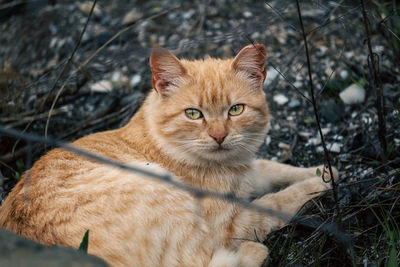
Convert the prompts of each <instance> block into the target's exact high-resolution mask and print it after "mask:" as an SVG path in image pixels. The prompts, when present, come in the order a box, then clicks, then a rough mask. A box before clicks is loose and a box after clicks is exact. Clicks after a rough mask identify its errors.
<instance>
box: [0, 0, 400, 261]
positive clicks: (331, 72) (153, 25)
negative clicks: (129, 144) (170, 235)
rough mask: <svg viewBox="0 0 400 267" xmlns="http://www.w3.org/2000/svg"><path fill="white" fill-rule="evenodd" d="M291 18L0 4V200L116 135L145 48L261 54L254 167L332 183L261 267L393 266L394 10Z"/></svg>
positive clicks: (262, 10) (397, 116)
mask: <svg viewBox="0 0 400 267" xmlns="http://www.w3.org/2000/svg"><path fill="white" fill-rule="evenodd" d="M299 8H300V9H299V10H298V9H297V5H296V2H294V1H285V0H284V1H266V2H263V1H251V0H248V1H233V0H221V1H207V2H204V1H194V0H192V1H178V0H167V1H155V0H149V1H140V0H137V1H130V2H129V3H125V2H124V3H122V2H120V1H109V0H104V1H99V2H93V1H72V0H63V1H56V0H54V1H53V0H52V1H47V0H40V1H13V0H3V1H1V0H0V31H1V34H0V43H1V46H0V124H1V129H2V130H1V132H2V134H0V142H1V145H0V166H1V169H0V170H1V171H0V181H1V182H0V199H1V198H5V196H6V195H7V194H8V192H9V191H10V190H11V189H12V187H13V186H14V185H15V184H16V182H17V181H18V179H19V178H20V176H21V174H22V173H23V172H24V171H25V170H26V169H29V168H30V166H31V165H32V162H34V161H35V160H37V159H38V158H39V157H40V156H41V155H43V154H44V153H45V151H46V150H47V149H48V148H50V147H51V146H61V147H64V145H66V146H68V145H67V144H66V143H65V142H68V141H71V140H75V139H77V138H79V137H81V136H83V135H87V134H90V133H93V132H97V131H103V130H107V129H113V128H117V127H120V126H122V125H124V124H126V123H127V121H128V120H129V119H130V118H131V117H132V116H133V114H134V113H135V112H136V110H137V109H138V107H139V106H140V104H141V102H142V101H143V99H144V96H145V95H146V94H147V92H148V90H150V88H151V83H150V81H151V73H150V71H149V67H148V57H149V55H150V52H151V48H152V47H155V46H162V47H166V48H168V49H170V50H172V51H174V53H175V54H177V56H179V57H187V58H199V57H203V56H204V55H210V56H214V57H231V56H233V55H235V54H236V53H237V52H238V51H239V49H240V48H241V47H243V46H244V45H246V44H248V43H249V41H250V42H255V43H263V44H265V45H266V47H267V52H268V61H267V73H268V74H267V79H266V81H265V84H264V89H265V91H266V94H267V98H268V101H269V104H270V106H271V112H272V115H273V119H272V121H271V130H270V134H269V136H268V137H267V138H266V140H265V143H264V144H263V146H262V147H261V148H260V151H259V154H258V156H260V157H265V158H269V159H273V160H278V161H281V162H285V163H289V164H293V165H296V166H311V165H316V164H320V163H321V162H322V161H323V159H324V158H325V163H327V164H328V159H329V160H330V161H331V164H332V165H334V166H337V167H338V169H339V170H340V171H341V175H340V176H341V180H340V181H339V183H338V184H336V185H335V186H336V190H335V191H336V193H334V194H326V195H325V197H323V198H321V199H318V200H313V201H312V202H311V203H308V205H306V207H305V208H304V210H303V211H302V214H303V215H302V216H300V217H299V218H298V219H296V220H295V222H293V223H291V224H290V225H289V226H287V227H285V228H283V229H281V230H279V231H277V232H274V233H272V234H270V235H269V236H268V237H267V240H266V241H265V243H266V244H267V245H268V247H269V250H270V257H271V260H270V261H271V262H270V264H271V266H309V265H316V266H337V265H339V264H340V265H345V266H354V265H360V264H362V265H364V266H382V265H385V266H397V265H398V258H399V256H400V255H399V251H400V241H399V236H400V231H399V225H398V221H399V216H400V208H399V193H398V192H399V190H400V111H399V106H400V91H399V90H398V88H399V86H400V70H399V63H400V38H399V32H400V17H399V4H398V3H397V2H396V1H394V0H393V1H388V0H373V1H361V0H360V1H343V0H342V1H300V5H299ZM299 11H300V12H299ZM299 13H301V18H302V24H303V25H302V26H303V27H301V25H300V22H299V17H298V15H299ZM32 22H34V23H32ZM305 41H306V43H305ZM305 45H307V48H308V49H307V50H308V53H305ZM310 86H312V91H310V90H309V89H311V88H310ZM310 104H311V105H310ZM385 124H386V127H385ZM11 128H13V129H15V131H14V130H11ZM385 129H387V130H386V131H385ZM10 131H12V132H10ZM27 132H29V133H32V134H35V135H32V134H26V133H27ZM47 133H48V135H51V136H54V137H55V138H54V139H51V138H44V137H43V136H46V135H47ZM58 140H65V141H63V142H60V141H58ZM378 140H379V142H378ZM41 142H43V143H46V144H47V147H46V146H45V145H43V143H41ZM49 146H50V147H49ZM65 148H67V147H65ZM72 149H75V148H74V147H72ZM84 153H86V152H84ZM327 155H329V157H327ZM93 156H94V157H97V156H96V155H93ZM101 160H105V162H107V159H101ZM114 163H115V162H113V164H114ZM115 164H117V165H118V164H119V163H115ZM120 167H121V168H129V166H124V165H121V166H120ZM132 171H137V170H136V169H135V170H132ZM150 175H151V174H150ZM153 178H156V177H153ZM158 178H160V179H161V178H162V179H164V178H165V180H166V181H171V180H170V179H167V177H158ZM163 181H164V180H163ZM177 186H182V185H177ZM186 189H187V190H192V191H190V192H192V193H193V194H196V195H197V196H199V197H204V196H205V195H207V194H211V195H212V196H215V197H219V198H221V199H225V200H226V201H239V202H241V201H242V200H237V199H236V198H235V196H232V195H219V196H216V195H214V193H213V192H206V193H204V192H199V191H198V190H197V191H196V189H192V188H186ZM242 204H243V205H245V206H246V205H248V203H246V202H243V203H242ZM249 208H250V207H249ZM251 208H256V207H251ZM260 212H268V213H270V212H274V211H269V210H268V211H267V210H260ZM276 215H277V216H284V214H276ZM338 215H340V216H338ZM333 221H335V223H332V222H333ZM321 222H324V223H323V224H321ZM336 223H337V224H336ZM338 225H340V227H338ZM319 228H321V230H322V231H319ZM337 228H340V229H342V230H340V231H339V230H337ZM343 232H346V233H347V234H346V235H344V234H343ZM350 240H351V241H352V243H351V242H350ZM343 243H344V244H346V246H345V247H344V246H343V245H342V244H343ZM0 265H1V261H0Z"/></svg>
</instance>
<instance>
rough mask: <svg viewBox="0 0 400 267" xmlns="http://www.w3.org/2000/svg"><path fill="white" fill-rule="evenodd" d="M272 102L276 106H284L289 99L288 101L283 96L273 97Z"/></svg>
mask: <svg viewBox="0 0 400 267" xmlns="http://www.w3.org/2000/svg"><path fill="white" fill-rule="evenodd" d="M273 100H274V101H275V102H276V103H277V104H278V105H284V104H286V103H287V102H288V101H289V99H288V98H287V97H286V96H285V95H283V94H277V95H274V97H273Z"/></svg>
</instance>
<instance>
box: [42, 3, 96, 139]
mask: <svg viewBox="0 0 400 267" xmlns="http://www.w3.org/2000/svg"><path fill="white" fill-rule="evenodd" d="M96 3H97V0H94V1H93V4H92V7H91V9H90V12H89V15H88V17H87V19H86V23H85V26H83V29H82V31H81V34H80V36H79V38H78V41H77V42H76V45H75V48H74V50H73V51H72V53H71V55H70V57H69V58H68V61H67V63H65V65H64V68H63V69H62V71H61V72H60V74H59V75H58V77H57V79H56V80H55V81H54V84H53V87H52V88H51V89H50V91H49V93H48V95H47V97H48V96H49V95H50V94H51V92H52V91H53V90H54V88H55V87H56V85H57V82H58V81H59V80H60V79H61V77H62V75H63V74H64V72H65V70H66V69H67V66H68V65H69V64H70V63H71V61H72V58H73V57H74V55H75V53H76V51H77V50H78V48H79V45H80V44H81V40H82V37H83V34H84V33H85V32H86V28H87V26H88V24H89V21H90V19H91V17H92V14H93V10H94V8H95V6H96ZM63 88H64V86H63V87H62V89H63ZM61 92H62V90H61V89H60V90H59V91H58V93H57V96H56V97H55V99H54V101H53V103H52V104H51V107H50V110H49V113H48V116H47V121H46V127H45V129H44V136H47V130H48V129H49V123H50V117H51V113H52V111H53V109H54V106H55V105H56V102H57V99H58V98H59V97H60V95H61ZM47 97H46V98H45V99H44V101H43V102H42V104H41V106H40V108H39V110H40V109H41V108H42V107H43V105H44V104H45V103H46V100H47Z"/></svg>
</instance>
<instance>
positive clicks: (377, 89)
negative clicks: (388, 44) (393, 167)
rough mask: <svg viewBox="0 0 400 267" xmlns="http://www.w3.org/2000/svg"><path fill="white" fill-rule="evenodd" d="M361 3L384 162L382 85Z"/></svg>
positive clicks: (384, 130) (384, 129)
mask: <svg viewBox="0 0 400 267" xmlns="http://www.w3.org/2000/svg"><path fill="white" fill-rule="evenodd" d="M360 2H361V11H362V17H363V22H364V28H365V37H366V41H367V45H368V53H369V55H368V58H369V60H370V62H371V64H368V65H369V67H370V68H369V71H370V74H371V76H372V78H373V80H374V81H373V83H371V85H372V87H373V89H374V90H375V92H376V109H377V111H378V124H379V129H378V137H379V142H380V144H381V149H382V150H381V160H382V161H386V152H387V144H386V138H385V136H386V122H385V115H384V97H383V91H382V84H381V81H380V79H379V77H378V73H377V70H376V62H375V54H374V53H373V52H372V46H371V39H370V33H369V28H368V18H367V12H366V11H365V5H364V0H360Z"/></svg>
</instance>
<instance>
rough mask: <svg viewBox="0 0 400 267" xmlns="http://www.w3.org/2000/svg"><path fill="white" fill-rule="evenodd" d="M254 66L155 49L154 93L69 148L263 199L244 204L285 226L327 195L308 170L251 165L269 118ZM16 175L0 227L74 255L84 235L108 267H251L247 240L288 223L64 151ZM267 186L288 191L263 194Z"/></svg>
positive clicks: (247, 57) (246, 56) (251, 246)
mask: <svg viewBox="0 0 400 267" xmlns="http://www.w3.org/2000/svg"><path fill="white" fill-rule="evenodd" d="M265 60H266V52H265V48H264V46H263V45H249V46H246V47H244V48H243V49H242V50H241V51H240V52H239V54H238V55H237V56H236V57H235V58H233V59H228V60H221V59H214V58H208V59H205V60H195V61H188V60H183V59H182V60H179V59H178V58H176V57H175V56H173V55H172V54H171V53H169V52H168V51H166V50H164V49H161V48H158V49H155V50H154V52H153V54H152V56H151V58H150V67H151V70H152V73H153V79H152V82H153V88H154V90H153V91H152V92H150V94H149V95H148V97H147V98H146V100H145V102H144V103H143V105H142V107H141V108H140V109H139V111H138V112H137V113H136V114H135V116H134V117H133V118H132V119H131V121H130V122H129V123H128V124H127V125H126V126H124V127H122V128H120V129H117V130H112V131H106V132H100V133H96V134H92V135H89V136H86V137H83V138H81V139H79V140H77V141H75V142H74V143H73V145H75V146H78V147H80V148H84V149H87V150H89V151H91V152H94V153H98V154H100V155H103V156H107V157H111V158H114V159H117V160H119V161H121V162H124V163H127V164H131V165H134V166H138V167H141V168H144V169H147V170H150V171H154V172H157V173H165V174H166V173H168V174H171V175H172V177H173V179H175V180H178V181H181V182H184V183H186V184H188V185H190V186H194V187H197V188H201V189H207V190H213V191H216V192H220V193H228V192H230V193H233V194H235V195H237V196H240V197H243V198H250V197H252V196H255V195H259V194H260V193H265V195H264V196H262V197H261V198H258V199H257V200H255V201H254V202H256V203H257V204H260V205H263V206H265V207H267V208H271V209H277V210H278V211H281V212H284V213H286V214H288V215H290V216H294V214H295V213H296V212H297V211H298V210H299V208H300V207H301V206H302V205H303V204H304V203H305V202H306V201H308V200H309V199H311V196H310V195H309V193H310V192H315V191H323V190H325V189H328V188H329V185H328V184H325V183H324V182H323V181H322V180H321V179H320V178H318V177H316V176H315V169H316V168H296V167H292V166H289V165H284V164H280V163H276V162H272V161H267V160H262V159H256V158H255V152H256V151H257V149H258V148H259V146H260V145H261V144H262V142H263V140H264V138H265V135H266V133H267V128H268V127H267V124H268V120H269V111H268V106H267V102H266V99H265V94H264V92H263V90H262V84H263V81H264V79H265V75H266V73H265ZM235 105H237V106H235ZM234 106H235V107H234ZM187 110H189V111H187ZM232 110H233V111H234V112H237V113H238V114H236V113H234V112H233V111H232ZM197 112H199V113H197ZM239 113H240V114H239ZM188 114H189V115H188ZM231 114H234V115H231ZM190 115H192V116H193V117H192V118H191V117H189V116H190ZM197 116H199V117H198V118H197ZM194 117H196V119H193V118H194ZM27 173H29V177H30V180H29V186H27V185H26V184H27V182H26V176H27ZM27 173H25V175H24V176H23V178H22V179H21V181H20V182H19V183H18V184H17V185H16V187H15V188H14V189H13V190H12V192H11V193H10V195H9V196H8V197H7V199H6V200H5V202H4V203H3V205H2V206H1V208H0V226H1V227H4V228H6V229H9V230H11V231H13V232H15V233H17V234H19V235H21V236H25V237H27V238H30V239H32V240H35V241H38V242H40V243H43V244H45V245H49V246H50V245H54V244H58V245H63V246H68V247H73V248H77V247H78V246H79V244H80V242H81V239H82V237H83V235H84V233H85V231H86V230H88V229H89V230H90V239H89V248H88V252H89V253H90V254H93V255H96V256H98V257H100V258H103V259H104V260H106V261H107V262H108V263H109V264H110V265H111V266H259V265H260V264H261V263H262V262H263V261H264V260H265V258H266V257H267V255H268V250H267V248H266V247H265V246H264V245H263V244H261V243H257V242H256V241H255V240H256V239H257V238H256V237H255V233H257V235H258V237H265V236H266V234H267V233H268V232H270V231H271V230H273V229H276V228H279V227H282V226H283V225H284V224H285V223H286V222H287V219H288V218H286V219H282V218H276V217H273V216H268V215H266V214H261V213H258V212H256V211H252V210H248V209H244V208H242V207H240V206H238V205H236V204H234V203H229V202H226V201H222V200H217V199H213V198H209V197H205V198H201V199H198V198H196V197H195V196H193V195H192V194H190V193H188V192H185V191H182V190H180V189H177V188H174V187H173V186H170V185H168V184H165V183H162V182H159V181H155V180H152V179H149V178H148V177H145V176H143V175H140V174H135V173H129V172H126V171H123V170H120V169H116V168H114V167H110V166H106V165H104V164H100V163H98V162H95V161H92V160H89V159H86V158H84V157H82V156H79V155H77V154H74V153H72V152H69V151H66V150H64V149H54V150H52V151H50V152H49V153H47V154H46V155H44V156H43V157H42V158H41V159H40V160H39V161H38V162H36V164H34V166H33V167H32V169H31V170H29V171H28V172H27ZM335 178H337V171H336V170H335ZM278 184H289V186H288V187H287V188H285V189H283V190H281V191H279V192H276V193H268V192H270V190H271V188H272V187H274V186H276V185H278ZM313 196H315V195H313ZM244 240H247V241H244ZM251 240H254V242H253V241H251Z"/></svg>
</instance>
